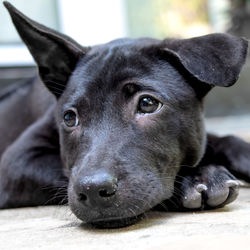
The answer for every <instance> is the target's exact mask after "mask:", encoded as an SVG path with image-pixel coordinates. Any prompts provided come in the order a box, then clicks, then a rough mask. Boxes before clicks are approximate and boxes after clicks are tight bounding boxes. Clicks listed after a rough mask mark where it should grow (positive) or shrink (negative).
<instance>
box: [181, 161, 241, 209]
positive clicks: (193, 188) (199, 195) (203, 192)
mask: <svg viewBox="0 0 250 250" xmlns="http://www.w3.org/2000/svg"><path fill="white" fill-rule="evenodd" d="M179 181H180V184H179V187H178V189H179V190H177V192H179V194H180V196H179V197H180V200H179V202H180V203H181V204H180V205H181V207H183V208H185V209H211V208H217V207H223V206H224V205H226V204H228V203H231V202H233V201H234V200H235V199H236V198H237V196H238V194H239V185H240V182H239V181H238V180H237V179H236V178H235V177H234V176H233V175H232V174H231V173H230V172H229V171H228V170H227V169H226V168H224V167H223V166H216V165H208V166H204V167H199V168H198V169H197V170H196V171H195V172H194V173H192V174H191V175H186V176H182V177H179Z"/></svg>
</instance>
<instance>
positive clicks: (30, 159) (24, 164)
mask: <svg viewBox="0 0 250 250" xmlns="http://www.w3.org/2000/svg"><path fill="white" fill-rule="evenodd" d="M53 119H54V118H53V111H52V110H49V111H48V112H47V113H46V114H45V115H44V117H43V118H41V119H40V120H38V121H37V122H36V123H34V124H33V125H31V126H30V127H29V128H28V129H26V130H25V131H24V132H23V133H22V134H21V135H20V137H19V138H18V139H17V140H16V141H15V142H14V143H13V144H12V145H11V146H10V147H8V148H7V150H6V151H5V152H4V154H3V155H2V158H1V161H0V208H8V207H21V206H34V205H46V204H58V203H60V202H63V201H66V197H67V195H66V193H67V190H66V186H67V179H66V178H65V177H64V175H63V171H62V165H61V160H60V156H59V143H58V134H57V131H56V129H55V125H54V124H53V123H54V122H53ZM64 187H65V189H63V188H64ZM58 190H60V192H61V193H58V192H59V191H58Z"/></svg>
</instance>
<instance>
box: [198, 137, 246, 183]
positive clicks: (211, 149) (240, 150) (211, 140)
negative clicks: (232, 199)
mask: <svg viewBox="0 0 250 250" xmlns="http://www.w3.org/2000/svg"><path fill="white" fill-rule="evenodd" d="M207 163H214V164H217V165H222V166H225V167H226V168H227V169H228V170H229V171H230V172H231V173H232V174H234V175H235V176H236V177H237V178H240V179H243V180H245V181H247V182H250V144H249V143H247V142H245V141H243V140H242V139H240V138H238V137H235V136H225V137H217V136H215V135H211V134H208V143H207V150H206V154H205V156H204V158H203V160H202V162H201V164H203V165H205V164H207Z"/></svg>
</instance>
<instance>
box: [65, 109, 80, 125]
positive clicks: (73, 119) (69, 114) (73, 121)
mask: <svg viewBox="0 0 250 250" xmlns="http://www.w3.org/2000/svg"><path fill="white" fill-rule="evenodd" d="M63 119H64V123H65V124H66V126H68V127H76V126H78V125H79V120H78V118H77V115H76V113H75V112H74V111H72V110H68V111H66V112H65V114H64V117H63Z"/></svg>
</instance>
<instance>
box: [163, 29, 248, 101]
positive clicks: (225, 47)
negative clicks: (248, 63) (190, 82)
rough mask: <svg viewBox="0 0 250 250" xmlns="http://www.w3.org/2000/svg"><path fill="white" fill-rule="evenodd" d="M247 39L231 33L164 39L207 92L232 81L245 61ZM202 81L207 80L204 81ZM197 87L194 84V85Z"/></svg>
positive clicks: (171, 53) (166, 46) (173, 56)
mask: <svg viewBox="0 0 250 250" xmlns="http://www.w3.org/2000/svg"><path fill="white" fill-rule="evenodd" d="M247 48H248V42H247V40H245V39H243V38H238V37H234V36H231V35H229V34H220V33H217V34H210V35H205V36H201V37H195V38H190V39H183V40H181V39H180V40H178V39H176V40H175V39H173V40H165V41H164V49H163V50H164V52H167V54H168V55H170V57H172V58H174V59H175V60H176V61H178V62H179V64H180V65H181V66H183V67H184V68H185V69H186V70H187V71H188V72H189V74H190V75H191V76H192V77H194V78H195V79H196V80H198V82H199V83H198V85H199V86H198V85H197V83H196V84H195V85H196V87H197V88H198V91H201V92H202V89H203V86H204V93H202V94H201V95H203V96H204V95H205V94H206V92H207V91H209V89H211V87H213V86H221V87H229V86H231V85H233V84H234V83H235V82H236V81H237V79H238V77H239V73H240V71H241V68H242V66H243V64H244V63H245V60H246V56H247ZM202 83H205V84H203V85H202ZM194 87H195V86H194Z"/></svg>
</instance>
